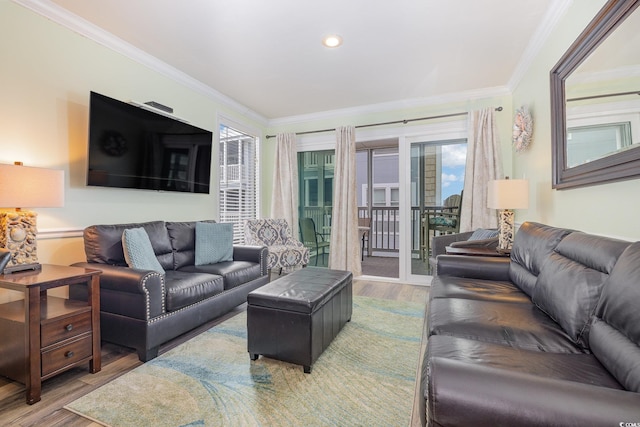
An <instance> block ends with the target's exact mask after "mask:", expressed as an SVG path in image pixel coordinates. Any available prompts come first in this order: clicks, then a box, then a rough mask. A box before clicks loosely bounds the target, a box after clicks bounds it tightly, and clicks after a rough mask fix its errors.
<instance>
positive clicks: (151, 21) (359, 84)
mask: <svg viewBox="0 0 640 427" xmlns="http://www.w3.org/2000/svg"><path fill="white" fill-rule="evenodd" d="M15 1H17V2H19V3H22V4H25V3H30V4H32V5H33V4H34V3H38V4H40V5H42V4H45V5H46V6H47V8H49V9H51V8H53V9H55V10H56V11H57V12H56V13H58V14H59V13H60V12H61V11H60V10H58V7H62V8H64V9H65V10H66V11H68V12H70V13H72V14H74V16H68V17H67V18H68V19H67V21H69V19H70V20H75V21H78V22H80V23H82V26H84V27H85V28H86V27H87V26H88V25H87V22H83V21H82V19H84V20H86V21H88V22H89V23H90V24H93V25H96V26H98V27H100V28H101V29H103V30H105V31H107V32H108V33H110V34H113V35H114V36H116V37H117V38H119V39H121V40H123V41H125V42H128V43H129V44H131V45H133V46H134V47H135V48H138V49H140V50H142V51H144V52H146V53H148V54H150V55H152V56H153V57H155V58H156V59H157V60H160V61H162V62H163V63H166V64H168V65H169V66H171V67H172V68H174V69H176V70H178V71H179V72H182V73H184V74H186V75H188V76H190V78H193V79H195V80H197V81H198V82H200V83H202V84H204V85H205V86H206V87H210V88H213V89H214V90H215V91H216V92H219V93H221V94H223V95H224V96H226V97H228V98H230V99H232V100H234V101H236V102H237V103H240V104H242V105H243V106H245V107H247V108H249V109H250V110H252V111H253V112H255V113H257V114H258V115H259V116H262V117H263V118H265V119H276V118H285V117H291V116H299V115H309V114H316V113H319V112H326V111H332V110H340V109H354V108H361V107H364V106H369V108H370V107H371V105H382V106H384V105H389V106H391V105H393V106H395V107H398V106H402V105H415V104H417V103H418V104H419V103H425V104H426V103H429V102H435V101H438V100H439V101H443V100H445V101H446V100H455V99H468V98H471V97H474V96H480V95H481V94H483V93H491V92H499V91H501V90H502V91H506V90H508V89H509V88H512V86H513V85H514V83H517V80H518V79H519V77H520V75H521V73H522V72H523V71H524V68H525V67H526V66H527V65H528V62H527V61H528V60H529V59H530V58H531V57H532V56H533V55H534V54H535V51H536V49H537V48H538V47H539V46H540V44H541V43H542V41H543V40H544V38H546V36H547V35H548V34H549V31H550V30H551V28H552V26H553V25H554V24H555V22H556V21H557V19H558V18H559V17H560V16H561V15H562V13H564V11H565V10H566V8H567V6H568V4H569V3H570V2H571V1H572V0H535V1H532V0H393V1H390V0H323V1H313V2H312V1H305V0H269V1H267V0H227V1H222V0H189V1H178V0H108V1H105V0H50V1H49V0H15ZM66 11H62V12H63V13H64V14H66V15H68V14H67V12H66ZM75 15H77V17H80V18H82V19H80V20H78V19H77V17H76V16H75ZM329 33H338V34H340V35H341V36H342V37H343V39H344V44H343V45H342V46H341V47H339V48H337V49H327V48H325V47H323V46H322V44H321V39H322V37H323V36H324V35H326V34H329ZM118 42H120V40H119V41H118Z"/></svg>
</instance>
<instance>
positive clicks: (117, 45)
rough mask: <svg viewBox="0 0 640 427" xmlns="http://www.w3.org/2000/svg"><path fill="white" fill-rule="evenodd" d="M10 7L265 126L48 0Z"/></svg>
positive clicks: (20, 0) (23, 1) (185, 76)
mask: <svg viewBox="0 0 640 427" xmlns="http://www.w3.org/2000/svg"><path fill="white" fill-rule="evenodd" d="M12 1H13V2H14V3H16V4H19V5H21V6H23V7H25V8H27V9H29V10H31V11H33V12H35V13H38V14H39V15H42V16H44V17H45V18H48V19H50V20H51V21H53V22H55V23H57V24H60V25H62V26H63V27H66V28H67V29H69V30H71V31H74V32H76V33H78V34H80V35H82V36H84V37H87V38H88V39H90V40H93V41H94V42H96V43H98V44H101V45H102V46H105V47H107V48H109V49H111V50H113V51H115V52H118V53H120V54H122V55H124V56H126V57H127V58H129V59H131V60H133V61H136V62H138V63H140V64H142V65H144V66H145V67H147V68H150V69H151V70H154V71H156V72H158V73H160V74H162V75H164V76H165V77H168V78H169V79H171V80H173V81H175V82H176V83H179V84H182V85H183V86H186V87H188V88H189V89H191V90H193V91H195V92H197V93H199V94H201V95H204V96H206V97H207V98H209V99H211V100H213V101H216V102H219V103H221V104H223V105H224V106H226V107H229V108H231V109H232V110H233V111H235V112H236V113H238V114H240V115H242V116H244V117H247V118H248V119H251V120H254V121H256V122H258V123H260V124H261V125H263V126H266V125H267V124H268V120H267V119H266V117H264V116H263V115H261V114H259V113H257V112H255V111H253V110H251V109H250V108H248V107H246V106H245V105H242V104H240V103H239V102H237V101H235V100H233V99H232V98H229V97H228V96H226V95H224V94H222V93H220V92H218V91H217V90H215V89H213V88H212V87H210V86H208V85H205V84H204V83H202V82H201V81H199V80H197V79H194V78H193V77H191V76H189V75H188V74H186V73H184V72H182V71H180V70H178V69H177V68H175V67H172V66H170V65H169V64H167V63H166V62H164V61H161V60H159V59H158V58H156V57H155V56H153V55H149V54H148V53H146V52H144V51H142V50H141V49H138V48H137V47H135V46H133V45H132V44H130V43H127V42H125V41H124V40H122V39H120V38H118V37H116V36H114V35H113V34H111V33H109V32H107V31H105V30H103V29H101V28H100V27H98V26H96V25H94V24H92V23H90V22H88V21H86V20H85V19H82V18H80V17H79V16H77V15H74V14H73V13H70V12H69V11H67V10H65V9H63V8H61V7H60V6H58V5H57V4H55V3H52V2H50V1H48V0H12Z"/></svg>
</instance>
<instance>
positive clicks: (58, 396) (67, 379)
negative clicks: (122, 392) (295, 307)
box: [0, 280, 429, 427]
mask: <svg viewBox="0 0 640 427" xmlns="http://www.w3.org/2000/svg"><path fill="white" fill-rule="evenodd" d="M353 293H354V295H360V296H368V297H374V298H386V299H391V300H397V301H415V302H421V303H422V302H424V303H425V304H426V300H427V296H428V293H429V288H428V287H422V286H412V285H404V284H398V283H385V282H369V281H363V280H355V281H354V283H353ZM245 309H246V305H241V306H239V307H238V308H236V309H235V310H234V311H232V312H231V313H228V314H227V315H225V316H223V317H221V318H219V319H216V320H214V321H211V322H209V323H207V324H205V325H202V326H201V327H199V328H197V329H195V330H193V331H191V332H188V333H187V334H185V335H183V336H181V337H178V338H176V339H175V340H172V341H171V342H169V343H167V344H166V345H164V346H162V347H161V348H160V354H162V353H164V352H166V351H167V350H169V349H171V348H173V347H175V346H177V345H179V344H181V343H183V342H185V341H187V340H188V339H190V338H192V337H194V336H196V335H198V334H200V333H202V332H204V331H206V330H207V329H209V328H211V327H212V326H215V325H216V324H218V323H221V322H223V321H224V320H226V319H228V318H230V317H233V316H234V315H236V314H238V313H240V312H241V311H244V310H245ZM141 364H142V362H140V361H139V360H138V356H137V354H136V353H135V352H134V351H133V350H130V349H128V348H124V347H120V346H117V345H114V344H109V343H103V345H102V370H101V371H100V372H98V373H96V374H90V373H89V371H88V366H87V367H86V368H84V369H83V368H74V369H71V370H69V371H67V372H65V373H63V374H60V375H58V376H56V377H54V378H51V379H49V380H46V381H44V382H43V384H42V400H41V401H40V402H38V403H36V404H34V405H27V404H26V403H25V394H24V386H23V385H22V384H19V383H17V382H14V381H11V380H8V379H7V378H4V377H0V426H15V427H32V426H33V427H35V426H38V427H42V426H47V427H48V426H65V427H86V426H96V427H97V426H99V424H97V423H94V422H92V421H90V420H88V419H86V418H83V417H80V416H78V415H75V414H73V413H71V412H69V411H67V410H66V409H63V406H64V405H66V404H67V403H69V402H72V401H74V400H75V399H77V398H79V397H80V396H83V395H85V394H87V393H89V392H90V391H92V390H94V389H96V388H98V387H100V386H101V385H103V384H106V383H108V382H109V381H111V380H113V379H115V378H117V377H119V376H120V375H122V374H124V373H126V372H128V371H130V370H132V369H133V368H135V367H136V366H139V365H141Z"/></svg>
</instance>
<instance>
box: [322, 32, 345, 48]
mask: <svg viewBox="0 0 640 427" xmlns="http://www.w3.org/2000/svg"><path fill="white" fill-rule="evenodd" d="M322 44H323V45H325V46H326V47H338V46H340V45H341V44H342V37H340V36H339V35H337V34H332V35H330V36H327V37H325V38H323V39H322Z"/></svg>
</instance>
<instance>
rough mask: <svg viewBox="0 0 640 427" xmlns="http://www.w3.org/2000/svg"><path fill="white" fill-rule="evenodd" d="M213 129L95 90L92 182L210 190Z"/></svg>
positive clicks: (89, 176)
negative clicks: (205, 128)
mask: <svg viewBox="0 0 640 427" xmlns="http://www.w3.org/2000/svg"><path fill="white" fill-rule="evenodd" d="M212 137H213V134H212V133H211V132H210V131H208V130H204V129H200V128H197V127H195V126H192V125H190V124H188V123H185V122H183V121H180V120H177V119H175V118H172V117H167V116H164V115H161V114H158V113H155V112H153V111H149V110H146V109H143V108H140V107H137V106H135V105H133V104H129V103H126V102H122V101H118V100H115V99H112V98H109V97H107V96H104V95H100V94H99V93H95V92H91V97H90V103H89V158H88V172H87V184H88V185H91V186H100V187H115V188H138V189H145V190H157V191H180V192H191V193H209V180H210V177H211V146H212V141H213V139H212Z"/></svg>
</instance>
